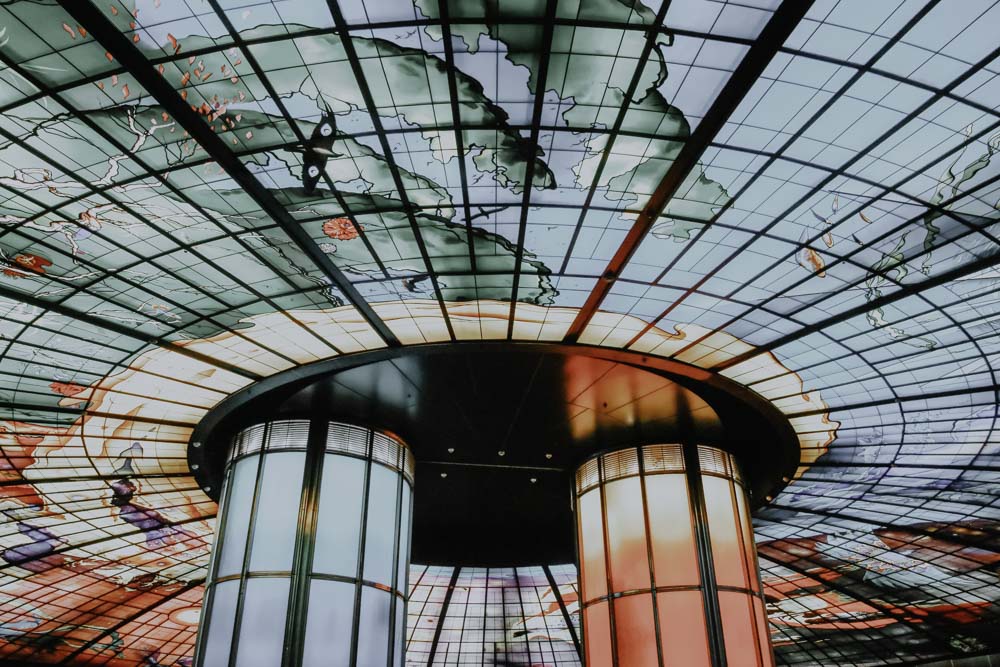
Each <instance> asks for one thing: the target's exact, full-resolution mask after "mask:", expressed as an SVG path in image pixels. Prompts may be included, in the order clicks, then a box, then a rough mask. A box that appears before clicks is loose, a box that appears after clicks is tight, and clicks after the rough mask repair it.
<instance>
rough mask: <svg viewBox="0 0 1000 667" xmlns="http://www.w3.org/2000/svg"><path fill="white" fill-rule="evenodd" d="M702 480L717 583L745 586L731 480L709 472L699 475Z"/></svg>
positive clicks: (746, 584) (744, 568) (745, 576)
mask: <svg viewBox="0 0 1000 667" xmlns="http://www.w3.org/2000/svg"><path fill="white" fill-rule="evenodd" d="M701 479H702V486H703V488H704V490H705V509H706V511H707V514H708V531H709V535H710V538H711V541H712V559H713V560H714V561H715V578H716V581H717V582H718V583H719V585H720V586H738V587H740V588H747V587H748V586H749V582H748V581H747V573H746V566H745V564H744V562H743V550H742V548H741V543H742V540H743V536H742V535H741V531H740V529H739V527H738V526H737V525H736V514H735V510H734V508H733V498H732V496H731V495H730V493H731V491H730V487H731V486H732V484H733V483H732V482H730V481H729V480H726V479H722V478H719V477H711V476H709V475H702V478H701Z"/></svg>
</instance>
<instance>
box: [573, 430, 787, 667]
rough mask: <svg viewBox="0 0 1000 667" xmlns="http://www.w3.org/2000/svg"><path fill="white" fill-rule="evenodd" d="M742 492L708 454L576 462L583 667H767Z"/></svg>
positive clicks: (655, 448)
mask: <svg viewBox="0 0 1000 667" xmlns="http://www.w3.org/2000/svg"><path fill="white" fill-rule="evenodd" d="M747 508H748V503H747V499H746V490H745V489H744V487H743V483H742V480H741V477H740V474H739V470H738V468H737V465H736V461H735V459H733V457H732V456H731V455H730V454H728V453H726V452H724V451H722V450H718V449H715V448H712V447H704V446H699V447H694V446H688V447H683V446H681V445H674V444H666V445H647V446H644V447H635V448H629V449H623V450H620V451H617V452H611V453H608V454H603V455H600V456H597V457H594V458H592V459H590V460H588V461H586V462H584V463H583V464H582V465H581V466H580V468H579V469H578V470H577V475H576V512H577V529H578V533H577V539H578V548H579V554H580V581H581V584H582V589H581V596H582V601H583V607H584V611H583V619H584V643H585V649H586V655H587V660H588V664H590V665H597V666H600V667H606V666H608V667H647V666H648V667H721V666H722V665H726V666H727V667H743V666H747V667H771V666H772V665H773V664H774V658H773V655H772V653H771V647H770V643H769V642H768V640H767V636H768V632H767V625H766V618H765V616H764V605H763V598H762V597H761V590H760V582H759V575H758V572H757V562H756V552H755V548H754V544H753V530H752V527H751V525H750V516H749V512H748V511H747Z"/></svg>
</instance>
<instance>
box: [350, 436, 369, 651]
mask: <svg viewBox="0 0 1000 667" xmlns="http://www.w3.org/2000/svg"><path fill="white" fill-rule="evenodd" d="M367 437H368V443H367V445H366V447H365V450H366V453H367V456H366V457H365V484H364V492H363V495H362V496H361V531H360V533H359V534H358V560H357V570H356V572H355V581H354V618H353V619H352V620H351V658H350V662H349V663H348V664H349V665H351V667H355V666H356V665H357V664H358V635H359V634H360V633H361V593H362V590H361V589H362V588H363V586H362V583H361V582H362V579H363V578H364V574H365V542H366V539H365V538H366V537H367V533H368V504H369V503H368V501H369V494H370V493H371V482H372V456H373V454H374V447H375V432H374V431H372V430H371V429H367ZM365 667H367V665H366V666H365Z"/></svg>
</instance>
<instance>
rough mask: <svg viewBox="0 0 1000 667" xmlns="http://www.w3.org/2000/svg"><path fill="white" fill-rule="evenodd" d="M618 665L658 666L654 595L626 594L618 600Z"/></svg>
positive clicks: (635, 666)
mask: <svg viewBox="0 0 1000 667" xmlns="http://www.w3.org/2000/svg"><path fill="white" fill-rule="evenodd" d="M615 635H616V639H617V640H618V664H619V665H628V666H629V667H647V666H648V667H658V665H659V657H658V655H657V651H656V626H655V625H654V624H653V597H652V595H648V594H644V595H627V596H625V597H623V598H618V599H616V600H615Z"/></svg>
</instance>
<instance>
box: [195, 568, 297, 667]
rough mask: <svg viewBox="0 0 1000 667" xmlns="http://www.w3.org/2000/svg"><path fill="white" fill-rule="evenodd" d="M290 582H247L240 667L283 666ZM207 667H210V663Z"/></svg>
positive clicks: (241, 633)
mask: <svg viewBox="0 0 1000 667" xmlns="http://www.w3.org/2000/svg"><path fill="white" fill-rule="evenodd" d="M288 582H289V580H288V579H284V578H282V579H272V578H270V577H268V578H261V579H249V580H247V589H246V594H245V597H244V601H243V618H242V622H241V623H240V644H239V650H238V651H237V652H236V667H276V666H277V665H280V664H281V653H282V647H283V645H284V640H285V617H286V613H285V612H286V610H287V608H288ZM206 667H209V664H208V663H206Z"/></svg>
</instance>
